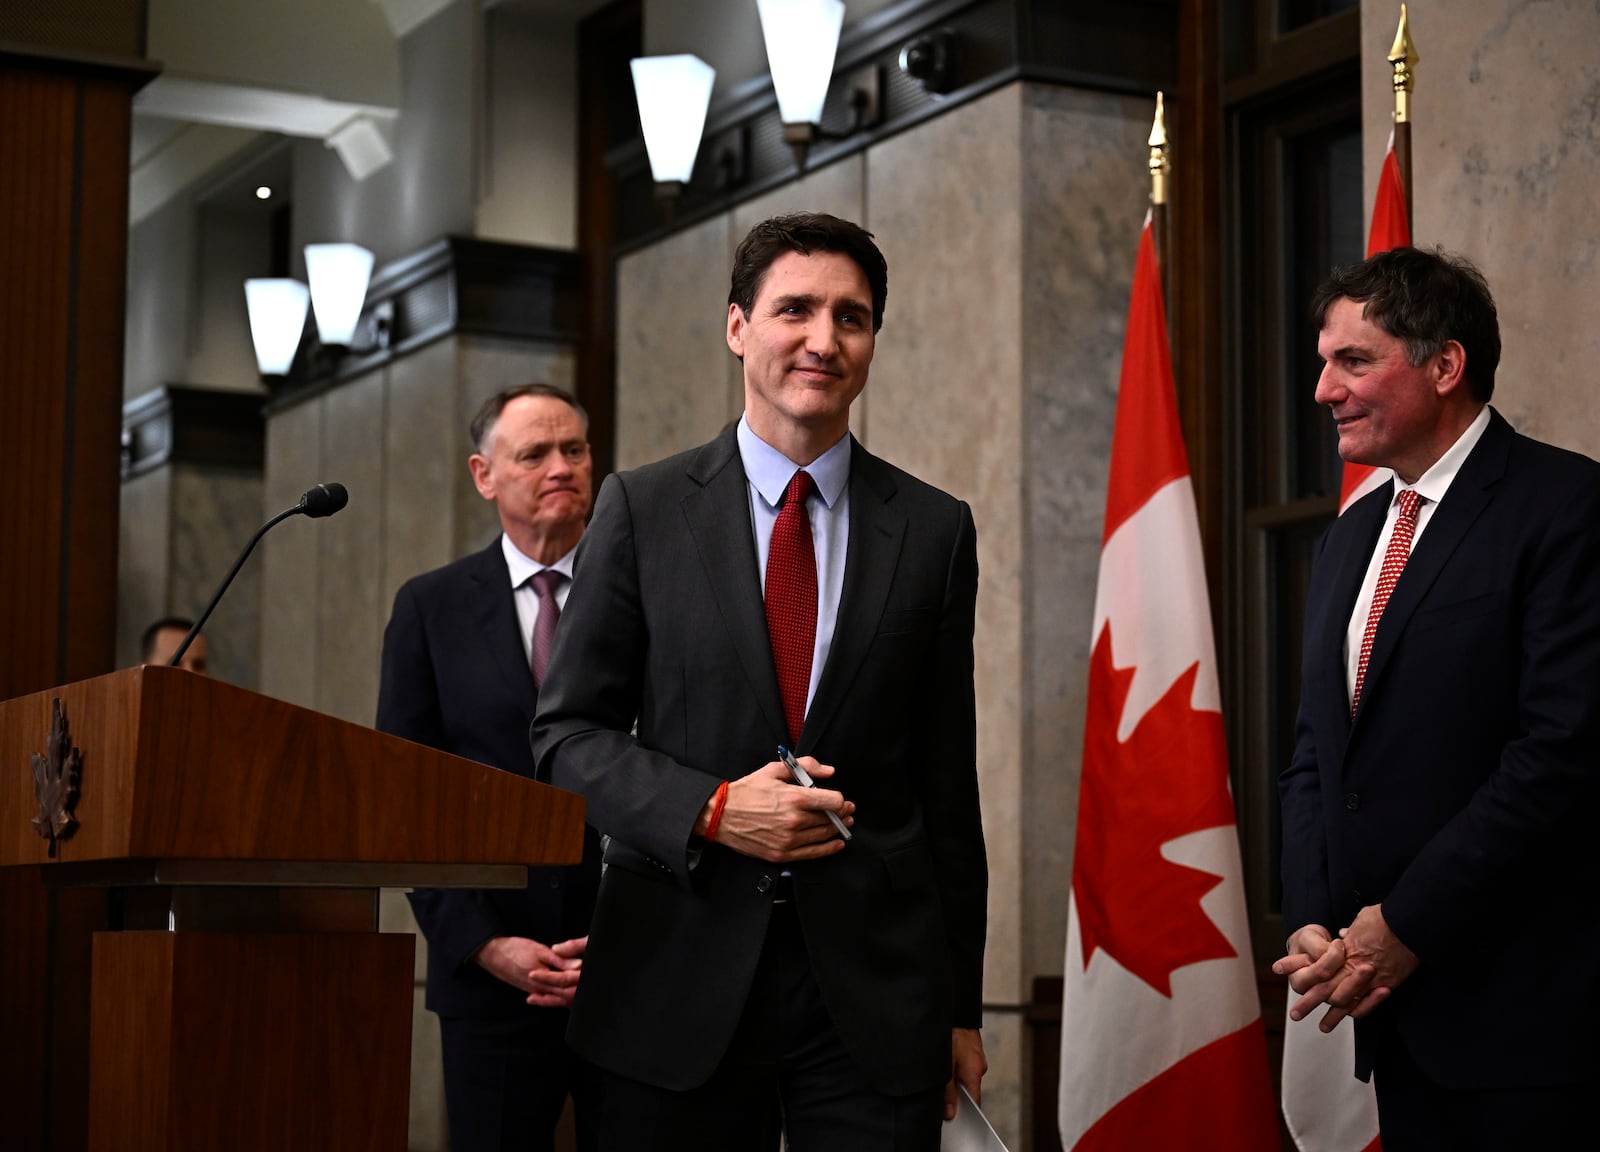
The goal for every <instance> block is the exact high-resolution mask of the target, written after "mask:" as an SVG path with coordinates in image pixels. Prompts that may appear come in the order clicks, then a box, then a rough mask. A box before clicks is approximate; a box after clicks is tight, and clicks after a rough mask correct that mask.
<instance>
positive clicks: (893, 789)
mask: <svg viewBox="0 0 1600 1152" xmlns="http://www.w3.org/2000/svg"><path fill="white" fill-rule="evenodd" d="M849 483H850V488H849V492H850V532H849V542H848V544H847V545H846V552H845V572H844V583H843V586H842V589H841V597H840V603H839V612H838V618H837V624H836V626H835V630H834V636H833V644H832V647H831V649H830V651H829V654H828V662H827V664H826V665H825V666H824V668H823V670H822V673H821V677H820V679H819V681H818V684H817V690H816V693H815V696H814V698H813V700H812V703H811V707H810V710H809V711H808V713H807V715H806V719H805V727H804V729H803V730H802V731H801V733H800V738H799V740H798V741H797V748H796V751H797V752H798V753H799V754H801V755H814V756H816V757H817V759H818V760H821V761H822V762H823V763H825V764H832V765H834V766H835V768H836V769H837V770H838V774H837V776H835V777H834V778H833V779H832V780H830V781H829V784H828V786H830V787H837V788H838V789H839V790H840V791H842V792H843V793H844V794H845V796H846V797H848V798H850V799H851V800H853V801H854V802H855V803H856V805H857V807H856V823H855V827H854V833H855V837H854V839H853V840H852V841H851V842H850V843H849V844H848V845H847V846H846V847H845V848H844V849H843V850H842V851H840V852H838V853H836V854H835V855H832V856H829V857H826V858H824V859H821V860H815V861H808V862H803V863H799V864H795V865H793V866H791V869H792V873H793V886H794V891H795V903H796V911H797V914H798V916H799V919H800V924H801V928H802V930H803V932H804V934H805V940H806V949H807V953H808V955H809V958H810V961H811V966H812V970H813V971H814V973H815V976H816V980H817V984H818V986H819V988H820V989H821V992H822V995H823V998H824V1000H825V1001H826V1003H827V1005H828V1008H829V1012H830V1015H831V1016H832V1019H833V1023H834V1025H835V1027H836V1028H837V1029H838V1032H839V1035H840V1037H841V1039H842V1040H843V1042H844V1044H845V1045H846V1047H847V1048H848V1049H849V1051H850V1052H851V1054H852V1055H853V1056H854V1058H855V1060H856V1062H857V1064H858V1065H859V1066H860V1068H861V1070H862V1072H863V1074H864V1075H865V1076H866V1078H867V1079H868V1080H869V1082H871V1083H872V1084H873V1085H874V1087H876V1088H877V1089H878V1090H879V1091H882V1092H886V1093H889V1094H893V1095H900V1094H906V1093H910V1092H914V1091H918V1090H922V1089H927V1088H932V1087H935V1086H937V1085H940V1084H943V1083H944V1082H945V1081H946V1080H948V1078H949V1076H950V1029H951V1028H952V1027H959V1026H965V1027H977V1026H978V1025H979V1024H980V1022H981V1014H982V1008H981V1005H982V976H983V945H984V930H985V918H986V892H987V884H988V872H987V865H986V862H985V855H984V844H983V828H982V823H981V820H980V817H979V811H978V786H977V767H976V737H975V724H974V703H973V647H972V646H973V618H974V606H975V602H976V596H977V583H978V562H977V545H976V537H975V534H974V530H973V524H972V514H971V512H970V510H969V509H968V508H967V506H966V505H965V504H964V503H962V502H960V501H958V500H956V499H954V498H953V497H951V496H948V495H946V494H945V493H943V492H940V491H938V490H937V489H935V488H932V487H930V486H928V485H927V484H924V483H922V482H921V481H918V480H916V479H915V478H913V477H911V476H908V475H907V474H906V473H904V472H901V471H900V470H898V469H896V468H893V467H891V466H890V465H888V464H886V463H884V462H883V461H881V460H879V459H877V458H876V457H874V456H871V455H870V454H868V453H867V452H866V451H865V450H864V449H862V448H861V446H860V445H859V444H855V443H854V442H853V441H852V448H851V464H850V481H849ZM539 704H540V708H539V716H538V719H537V721H536V722H535V724H534V729H533V744H534V750H535V754H536V756H537V758H538V761H539V766H540V771H541V773H548V778H549V779H551V781H552V782H553V783H555V784H556V785H558V786H560V787H564V788H570V789H572V790H574V791H577V792H581V793H582V794H583V795H584V796H585V797H586V798H587V799H588V802H589V819H590V821H591V822H592V823H593V824H594V825H595V826H596V827H597V828H599V829H600V831H601V832H604V833H606V834H608V835H609V836H610V837H611V841H610V844H609V846H608V847H607V849H606V866H607V870H606V873H605V878H604V880H603V881H602V883H601V889H600V900H599V905H598V908H597V909H596V912H595V920H594V928H593V931H592V932H591V934H590V938H589V951H588V954H587V955H586V956H585V958H584V971H583V981H582V983H581V984H580V985H579V987H578V994H577V999H576V1000H575V1001H574V1004H573V1009H572V1025H571V1028H570V1029H569V1031H568V1040H569V1042H570V1043H571V1044H572V1045H573V1047H574V1048H575V1049H576V1050H577V1051H578V1052H579V1053H581V1054H582V1055H584V1056H585V1057H586V1058H588V1059H589V1060H591V1061H593V1062H595V1063H597V1064H599V1065H601V1066H602V1067H605V1068H609V1069H611V1070H613V1071H615V1072H619V1073H621V1074H622V1075H624V1076H628V1077H631V1078H633V1079H636V1080H641V1081H644V1082H646V1083H651V1084H655V1085H658V1086H660V1087H664V1088H668V1089H673V1090H680V1091H681V1090H685V1089H689V1088H693V1087H695V1086H697V1085H699V1084H701V1083H703V1082H704V1081H705V1080H706V1079H707V1078H708V1077H709V1076H710V1075H711V1073H712V1072H713V1071H714V1070H715V1068H716V1066H717V1063H718V1061H719V1060H720V1059H721V1057H722V1055H723V1053H724V1052H725V1051H726V1049H727V1047H728V1043H729V1041H730V1039H731V1037H732V1036H733V1033H734V1030H735V1028H736V1026H737V1024H738V1022H739V1019H740V1016H741V1013H742V1012H743V1010H744V1007H745V1000H746V997H747V994H748V992H749V989H750V987H751V980H752V977H753V975H754V973H755V969H756V962H757V959H758V958H759V956H760V953H761V947H762V942H763V940H764V939H765V937H766V931H767V924H768V920H769V918H770V917H771V916H772V895H771V887H772V885H773V884H774V883H775V882H776V878H777V876H778V874H779V872H780V871H781V870H780V869H779V868H778V867H777V866H775V865H772V864H768V863H765V862H764V861H761V860H758V859H755V858H753V857H749V856H743V855H740V854H738V853H735V852H732V851H730V850H728V849H726V848H724V847H722V846H721V845H711V846H709V847H706V848H705V850H704V852H703V854H702V855H700V856H699V858H698V863H697V864H696V865H695V866H694V867H691V866H690V858H691V849H692V848H693V847H694V845H692V844H691V835H692V829H693V826H694V823H695V819H696V817H697V816H698V814H699V812H700V810H701V809H702V808H703V807H704V805H705V803H706V801H707V800H709V799H710V797H711V795H712V794H713V792H714V791H715V790H716V788H717V786H718V784H720V783H721V782H722V781H723V780H734V779H738V778H740V777H742V776H745V775H747V774H749V773H750V772H753V771H755V770H756V769H757V768H759V767H761V766H762V765H763V764H766V763H769V762H770V761H772V760H774V759H776V751H777V746H778V745H779V744H780V743H784V742H786V740H785V722H784V714H783V707H782V705H781V703H780V696H779V691H778V680H777V674H776V672H775V671H774V669H773V662H772V649H771V644H770V641H769V639H768V636H767V628H766V617H765V612H764V608H763V605H762V593H761V578H760V572H759V569H758V561H757V554H756V546H755V538H754V534H753V530H752V528H751V514H750V497H749V489H748V484H747V480H746V478H745V471H744V466H743V462H742V459H741V457H740V455H739V450H738V443H737V440H736V438H735V433H734V430H733V429H729V430H728V431H726V432H724V433H723V434H722V435H721V436H719V437H718V438H717V439H716V440H714V441H712V442H711V443H709V444H706V445H704V446H703V447H701V448H699V449H696V450H694V451H691V452H687V453H684V454H682V455H680V456H676V457H673V458H671V459H668V460H664V461H661V462H659V463H656V464H652V465H649V466H648V467H644V468H640V469H638V470H637V471H634V472H630V473H625V474H621V475H614V476H611V477H609V478H608V479H607V480H606V482H605V484H604V486H603V487H602V488H601V490H600V496H599V499H598V500H597V501H596V502H595V513H594V520H593V522H592V523H591V524H590V527H589V530H588V532H587V533H586V534H585V535H584V538H583V543H582V544H581V545H580V547H579V550H578V559H577V578H576V580H575V581H574V584H573V588H572V595H571V598H570V599H569V600H568V601H567V606H566V611H565V612H564V613H563V615H562V619H561V631H560V634H559V635H558V636H557V637H556V645H555V652H554V654H553V655H552V657H551V663H550V672H549V674H548V676H547V677H546V680H545V685H544V694H543V698H542V699H541V700H540V702H539ZM636 720H637V735H634V734H631V733H630V729H631V728H633V727H634V725H635V721H636Z"/></svg>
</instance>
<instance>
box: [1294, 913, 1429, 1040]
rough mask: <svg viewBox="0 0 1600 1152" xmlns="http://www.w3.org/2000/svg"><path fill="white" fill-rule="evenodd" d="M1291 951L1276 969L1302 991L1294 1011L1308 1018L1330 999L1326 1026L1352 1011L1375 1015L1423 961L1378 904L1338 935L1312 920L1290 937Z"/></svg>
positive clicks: (1324, 1020)
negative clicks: (1393, 926) (1401, 937)
mask: <svg viewBox="0 0 1600 1152" xmlns="http://www.w3.org/2000/svg"><path fill="white" fill-rule="evenodd" d="M1286 951H1287V953H1288V955H1286V956H1284V957H1283V959H1281V960H1279V961H1278V962H1277V963H1275V964H1274V965H1273V966H1272V970H1273V971H1274V972H1276V973H1277V974H1278V975H1279V976H1287V977H1289V987H1290V988H1292V989H1294V990H1295V991H1296V992H1299V993H1300V994H1301V996H1300V999H1299V1000H1296V1001H1295V1002H1294V1004H1293V1005H1292V1006H1291V1007H1290V1009H1289V1016H1290V1018H1291V1019H1293V1020H1303V1019H1305V1018H1306V1017H1307V1016H1308V1015H1310V1014H1311V1013H1312V1012H1313V1011H1314V1010H1315V1009H1316V1008H1317V1006H1318V1005H1321V1004H1326V1005H1327V1006H1328V1011H1327V1012H1325V1013H1323V1015H1322V1019H1321V1020H1320V1021H1318V1024H1317V1027H1319V1028H1321V1029H1322V1031H1324V1032H1331V1031H1333V1030H1334V1029H1335V1028H1336V1027H1338V1026H1339V1022H1340V1021H1341V1020H1343V1019H1344V1018H1345V1017H1346V1016H1351V1017H1354V1018H1356V1019H1358V1020H1359V1019H1361V1018H1362V1017H1364V1016H1368V1015H1370V1014H1371V1013H1372V1012H1373V1011H1374V1010H1375V1009H1376V1008H1377V1007H1378V1006H1379V1005H1380V1004H1382V1003H1383V1002H1384V1001H1385V1000H1387V999H1388V998H1389V996H1390V994H1391V993H1393V991H1394V990H1395V989H1396V988H1397V987H1399V986H1400V984H1401V982H1403V981H1404V980H1405V979H1406V977H1408V976H1410V975H1411V973H1412V972H1414V971H1416V968H1417V963H1418V961H1417V955H1416V953H1415V952H1413V951H1411V949H1409V948H1407V947H1406V946H1405V945H1404V944H1403V943H1401V942H1400V938H1399V937H1398V936H1396V935H1395V934H1394V933H1393V932H1391V931H1390V930H1389V924H1388V922H1387V921H1386V920H1384V918H1383V908H1382V906H1381V905H1378V904H1370V905H1368V906H1367V907H1365V908H1363V909H1361V911H1360V912H1359V913H1357V915H1356V918H1355V920H1353V921H1352V922H1351V923H1350V926H1349V927H1348V928H1344V929H1341V930H1340V932H1339V935H1338V936H1337V937H1335V936H1333V935H1331V934H1330V933H1329V932H1328V930H1327V929H1326V928H1324V927H1323V926H1322V925H1321V924H1307V925H1306V926H1305V927H1303V928H1301V929H1299V930H1298V931H1296V932H1295V933H1294V934H1293V935H1291V936H1290V937H1289V942H1288V945H1287V947H1286Z"/></svg>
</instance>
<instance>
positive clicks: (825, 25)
mask: <svg viewBox="0 0 1600 1152" xmlns="http://www.w3.org/2000/svg"><path fill="white" fill-rule="evenodd" d="M756 11H757V12H759V13H760V15H761V34H762V36H763V37H764V38H765V39H766V42H767V67H769V68H771V69H772V86H773V87H774V88H776V89H777V91H778V115H779V116H780V117H782V119H783V122H784V123H785V124H820V123H821V122H822V102H823V101H824V100H826V99H827V98H828V80H829V79H830V78H831V77H832V75H833V55H834V52H835V51H836V50H837V49H838V47H839V29H840V27H841V26H842V25H843V24H844V5H843V4H842V3H840V0H756Z"/></svg>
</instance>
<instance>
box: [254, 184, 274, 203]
mask: <svg viewBox="0 0 1600 1152" xmlns="http://www.w3.org/2000/svg"><path fill="white" fill-rule="evenodd" d="M271 196H272V189H271V188H268V187H267V186H266V185H265V184H263V185H261V187H259V188H257V189H256V199H257V200H267V199H270V198H271Z"/></svg>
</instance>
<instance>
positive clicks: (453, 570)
mask: <svg viewBox="0 0 1600 1152" xmlns="http://www.w3.org/2000/svg"><path fill="white" fill-rule="evenodd" d="M520 628H521V626H520V624H519V623H518V621H517V609H516V602H515V599H514V595H513V593H512V590H511V574H510V571H509V569H507V567H506V560H505V553H504V552H503V551H502V549H501V544H500V538H499V537H498V536H497V537H495V540H494V542H493V543H492V544H490V545H489V547H487V548H485V549H484V550H483V551H481V552H477V553H474V554H473V555H471V556H467V557H465V558H463V559H461V560H457V561H456V562H455V563H454V564H448V565H446V566H445V567H443V568H439V569H436V570H434V571H432V572H428V573H425V574H424V575H421V576H418V577H416V578H415V579H412V580H410V581H408V582H407V583H406V584H405V585H404V586H403V587H401V589H400V591H399V592H398V593H397V594H396V596H395V600H394V611H393V613H392V614H391V616H390V618H389V626H388V628H387V629H386V630H385V631H384V635H383V675H382V681H381V683H380V686H379V689H378V722H377V725H376V726H377V728H378V729H379V730H381V731H384V732H389V733H392V734H393V735H395V736H403V737H405V738H406V739H407V740H414V741H416V742H417V743H418V744H426V745H428V746H429V747H432V748H438V749H440V750H442V751H445V752H450V753H453V754H455V755H457V756H464V757H466V758H467V759H469V760H477V761H479V762H480V763H483V764H488V765H490V766H491V767H494V768H500V769H503V770H504V771H507V772H515V773H517V774H519V775H522V776H528V777H531V776H532V775H533V757H532V755H530V753H529V751H528V724H529V723H530V722H531V721H532V719H533V714H534V708H535V705H536V703H537V694H536V693H535V691H534V687H533V672H532V671H531V669H530V668H529V666H528V660H527V657H526V656H525V655H524V654H523V649H522V640H521V637H520ZM584 855H585V863H583V864H581V865H573V866H570V867H566V868H530V869H529V870H528V887H527V888H526V889H514V888H506V889H482V890H479V889H419V890H417V891H415V892H413V893H412V894H411V908H412V911H413V912H415V913H416V917H417V924H418V925H419V926H420V927H421V929H422V933H423V935H424V936H425V937H426V938H427V941H428V989H427V1004H428V1007H429V1008H431V1009H433V1010H434V1011H435V1012H438V1013H439V1014H440V1015H444V1016H472V1017H480V1018H488V1017H495V1016H500V1015H507V1014H512V1013H516V1012H526V1011H528V1010H529V1009H528V1008H527V1005H526V1003H525V996H524V994H523V993H522V992H519V991H518V990H517V989H515V988H513V987H511V986H510V985H508V984H505V983H504V982H502V981H500V980H497V979H496V978H495V977H493V976H491V975H490V974H489V973H488V972H486V971H484V970H483V969H482V968H480V967H479V966H478V965H477V964H476V963H475V962H473V961H472V959H471V957H472V954H473V953H475V952H476V951H477V950H478V949H479V948H480V947H481V946H482V945H483V943H484V942H485V941H487V940H488V939H489V938H490V937H491V936H525V937H528V938H531V939H534V940H538V941H541V942H542V943H546V944H551V943H556V942H558V941H561V940H569V939H574V938H576V937H579V936H582V935H583V934H584V933H585V932H587V931H588V925H589V916H590V914H591V912H592V911H593V907H594V893H595V889H596V887H597V886H598V884H599V872H600V866H599V841H598V839H597V838H596V837H595V835H594V833H593V832H592V831H586V833H585V849H584Z"/></svg>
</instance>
